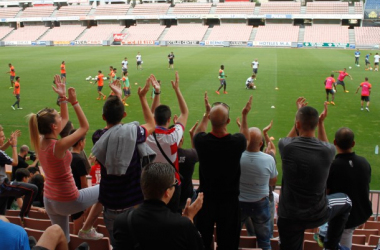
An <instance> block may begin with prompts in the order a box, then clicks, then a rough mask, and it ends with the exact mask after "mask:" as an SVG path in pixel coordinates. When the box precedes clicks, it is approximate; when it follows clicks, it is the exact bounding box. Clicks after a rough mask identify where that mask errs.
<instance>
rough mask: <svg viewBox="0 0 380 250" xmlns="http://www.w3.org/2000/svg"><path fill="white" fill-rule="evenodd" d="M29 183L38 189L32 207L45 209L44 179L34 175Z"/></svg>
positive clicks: (39, 175)
mask: <svg viewBox="0 0 380 250" xmlns="http://www.w3.org/2000/svg"><path fill="white" fill-rule="evenodd" d="M28 170H29V169H28ZM29 183H30V184H34V185H36V186H37V187H38V192H37V195H36V198H34V201H33V206H35V207H45V205H44V185H45V184H44V183H45V178H44V177H43V176H42V175H41V174H35V175H34V176H33V177H31V178H30V181H29Z"/></svg>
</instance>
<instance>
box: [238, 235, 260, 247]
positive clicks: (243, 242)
mask: <svg viewBox="0 0 380 250" xmlns="http://www.w3.org/2000/svg"><path fill="white" fill-rule="evenodd" d="M256 244H257V239H256V236H240V242H239V248H256Z"/></svg>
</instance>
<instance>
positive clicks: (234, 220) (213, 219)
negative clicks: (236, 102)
mask: <svg viewBox="0 0 380 250" xmlns="http://www.w3.org/2000/svg"><path fill="white" fill-rule="evenodd" d="M251 103H252V96H251V97H250V99H249V101H248V102H247V104H246V106H245V107H244V109H243V112H242V124H241V126H240V133H236V134H230V133H228V132H227V125H228V124H229V122H230V118H229V106H228V105H227V104H225V103H222V102H216V103H214V104H213V105H212V107H211V106H210V104H209V102H208V96H207V93H206V94H205V106H206V113H205V114H204V116H203V119H202V121H201V123H200V124H199V126H198V128H197V129H196V131H195V136H194V146H195V149H196V150H197V153H198V157H199V191H201V192H203V193H204V201H203V207H202V209H201V210H200V211H199V213H198V217H197V221H196V225H197V228H198V230H199V232H200V233H201V235H202V239H203V243H204V246H205V248H206V249H211V245H212V235H213V231H214V223H216V234H217V235H218V236H217V244H218V249H219V250H232V249H238V247H239V237H240V216H239V214H240V211H239V199H238V196H239V181H240V157H241V155H242V153H243V152H244V150H245V149H246V146H247V140H249V132H248V125H247V115H248V112H249V110H250V109H251ZM209 120H210V121H211V124H212V130H211V132H210V133H206V132H205V131H206V129H207V124H208V121H209Z"/></svg>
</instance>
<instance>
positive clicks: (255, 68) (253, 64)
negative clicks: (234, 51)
mask: <svg viewBox="0 0 380 250" xmlns="http://www.w3.org/2000/svg"><path fill="white" fill-rule="evenodd" d="M252 69H253V73H254V74H256V75H257V70H258V69H259V62H258V61H257V59H255V60H254V61H253V62H252Z"/></svg>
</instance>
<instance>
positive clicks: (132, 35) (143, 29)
mask: <svg viewBox="0 0 380 250" xmlns="http://www.w3.org/2000/svg"><path fill="white" fill-rule="evenodd" d="M164 29H165V26H162V25H159V24H140V25H137V26H131V27H130V28H129V29H128V31H127V37H126V39H124V41H126V42H129V41H142V40H157V39H158V38H159V37H160V35H161V33H162V32H163V31H164Z"/></svg>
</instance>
